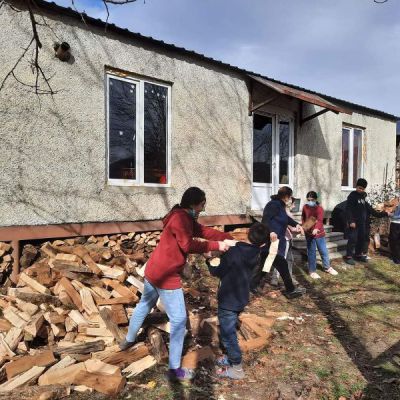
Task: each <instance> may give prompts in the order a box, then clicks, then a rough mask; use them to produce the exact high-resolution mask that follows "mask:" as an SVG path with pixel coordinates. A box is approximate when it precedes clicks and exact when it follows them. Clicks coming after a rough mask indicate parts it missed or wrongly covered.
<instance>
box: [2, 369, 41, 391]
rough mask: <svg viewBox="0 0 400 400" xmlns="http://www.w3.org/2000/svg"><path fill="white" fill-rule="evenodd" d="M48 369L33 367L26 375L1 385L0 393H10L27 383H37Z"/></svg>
mask: <svg viewBox="0 0 400 400" xmlns="http://www.w3.org/2000/svg"><path fill="white" fill-rule="evenodd" d="M45 369H46V367H37V366H35V367H32V368H31V369H30V370H28V371H26V372H25V373H23V374H21V375H18V376H16V377H15V378H12V379H10V380H9V381H7V382H5V383H3V384H2V385H0V392H10V391H11V390H14V389H16V388H19V387H20V386H23V385H26V384H27V383H30V382H33V381H35V380H36V379H37V378H38V377H39V376H40V375H41V374H42V373H43V371H44V370H45Z"/></svg>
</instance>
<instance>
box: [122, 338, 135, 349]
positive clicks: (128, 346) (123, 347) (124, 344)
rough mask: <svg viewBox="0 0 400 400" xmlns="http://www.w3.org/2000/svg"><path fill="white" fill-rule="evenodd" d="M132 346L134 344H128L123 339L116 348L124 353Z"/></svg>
mask: <svg viewBox="0 0 400 400" xmlns="http://www.w3.org/2000/svg"><path fill="white" fill-rule="evenodd" d="M134 344H135V342H128V341H127V340H126V339H124V340H123V341H122V342H121V343H120V344H119V345H118V346H119V349H120V350H121V351H125V350H128V349H129V348H130V347H132V346H133V345H134Z"/></svg>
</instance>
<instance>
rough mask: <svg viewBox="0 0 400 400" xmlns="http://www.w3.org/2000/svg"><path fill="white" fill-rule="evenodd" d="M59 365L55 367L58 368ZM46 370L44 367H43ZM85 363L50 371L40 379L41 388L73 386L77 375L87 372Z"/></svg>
mask: <svg viewBox="0 0 400 400" xmlns="http://www.w3.org/2000/svg"><path fill="white" fill-rule="evenodd" d="M60 362H61V361H60ZM56 366H57V364H56V365H55V366H54V367H56ZM41 368H44V367H41ZM85 370H86V367H85V363H83V362H81V363H78V364H72V365H69V366H67V367H63V368H56V369H52V370H51V369H50V370H48V371H47V372H45V373H44V374H43V375H42V376H41V377H40V378H39V381H38V383H39V386H47V385H59V384H64V383H69V384H72V383H73V380H74V377H75V375H76V374H77V373H78V372H79V371H85Z"/></svg>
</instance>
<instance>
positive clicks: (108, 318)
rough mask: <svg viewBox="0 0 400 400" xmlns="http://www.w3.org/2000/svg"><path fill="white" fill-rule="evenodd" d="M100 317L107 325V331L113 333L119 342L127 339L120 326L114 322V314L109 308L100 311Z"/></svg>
mask: <svg viewBox="0 0 400 400" xmlns="http://www.w3.org/2000/svg"><path fill="white" fill-rule="evenodd" d="M100 316H101V318H102V319H103V321H104V323H105V324H106V327H107V329H108V330H109V331H110V332H111V333H112V335H113V336H114V338H115V339H116V340H117V342H120V341H122V340H123V339H124V338H125V334H124V333H123V332H122V331H121V330H120V329H119V327H118V325H117V324H116V323H115V322H114V321H113V320H112V312H111V310H109V309H107V308H103V309H101V310H100Z"/></svg>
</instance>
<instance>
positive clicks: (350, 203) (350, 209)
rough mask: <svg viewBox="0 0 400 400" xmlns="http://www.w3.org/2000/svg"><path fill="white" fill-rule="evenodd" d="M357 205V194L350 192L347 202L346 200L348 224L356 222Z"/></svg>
mask: <svg viewBox="0 0 400 400" xmlns="http://www.w3.org/2000/svg"><path fill="white" fill-rule="evenodd" d="M355 206H356V199H355V196H354V195H353V192H351V193H350V194H349V196H348V197H347V202H346V212H345V215H346V222H347V223H348V224H351V223H352V222H356V221H355V218H354V209H355Z"/></svg>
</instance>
